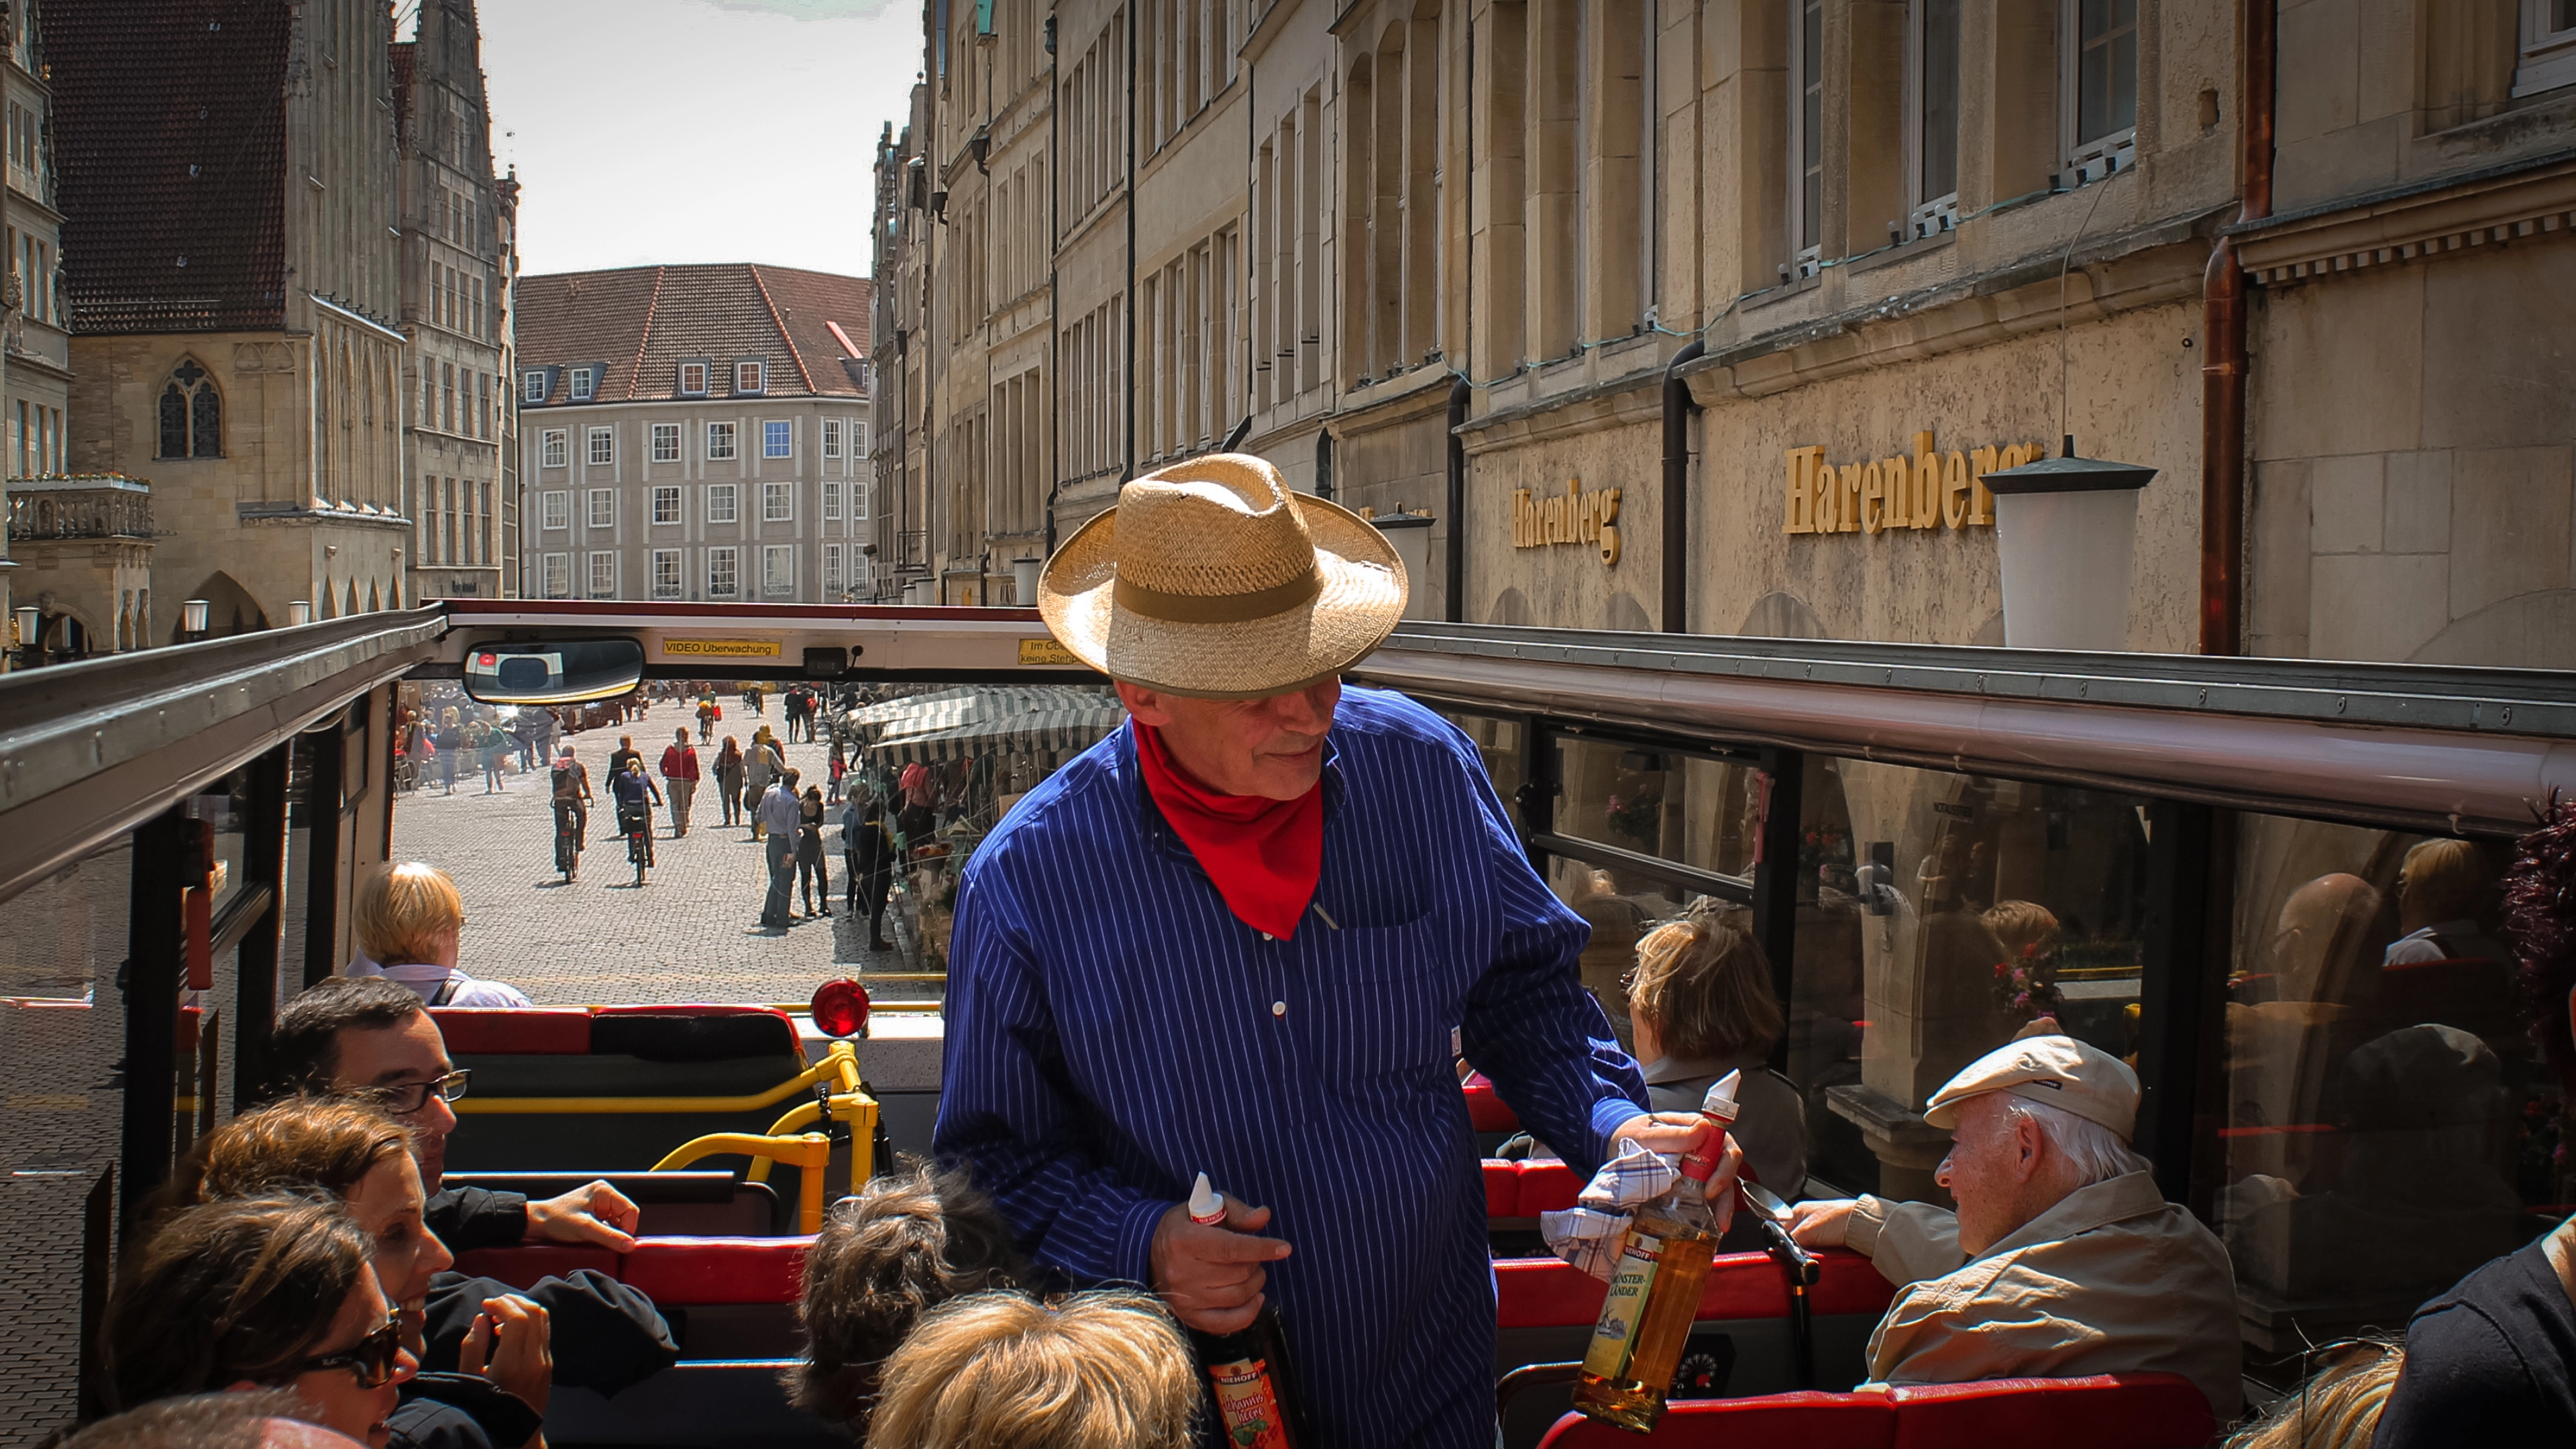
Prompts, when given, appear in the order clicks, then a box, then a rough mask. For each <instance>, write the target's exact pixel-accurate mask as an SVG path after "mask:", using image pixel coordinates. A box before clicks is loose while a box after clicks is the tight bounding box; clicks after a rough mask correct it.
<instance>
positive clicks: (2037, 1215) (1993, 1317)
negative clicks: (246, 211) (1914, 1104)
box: [1790, 1036, 2244, 1423]
mask: <svg viewBox="0 0 2576 1449" xmlns="http://www.w3.org/2000/svg"><path fill="white" fill-rule="evenodd" d="M2137 1113H2138V1078H2137V1074H2136V1073H2134V1072H2132V1071H2130V1070H2129V1068H2128V1066H2127V1065H2126V1064H2125V1063H2123V1062H2121V1061H2120V1060H2119V1059H2118V1058H2116V1057H2113V1056H2111V1055H2109V1054H2108V1053H2105V1052H2103V1051H2100V1050H2098V1049H2096V1048H2094V1047H2091V1046H2088V1045H2086V1044H2085V1043H2083V1042H2080V1041H2077V1040H2075V1039H2074V1038H2072V1037H2066V1036H2030V1037H2024V1038H2022V1039H2020V1040H2017V1041H2011V1042H2007V1043H2005V1044H2004V1045H2003V1046H2001V1047H1998V1048H1997V1049H1995V1050H1994V1051H1992V1052H1989V1053H1988V1054H1986V1055H1985V1056H1983V1057H1981V1058H1979V1059H1978V1060H1976V1061H1974V1062H1971V1063H1969V1064H1968V1066H1967V1068H1966V1070H1964V1071H1962V1072H1960V1073H1959V1074H1958V1075H1957V1076H1955V1077H1953V1078H1951V1079H1950V1081H1949V1083H1948V1084H1947V1085H1945V1086H1944V1087H1942V1088H1941V1090H1940V1091H1939V1092H1938V1093H1937V1094H1935V1095H1934V1096H1933V1098H1932V1101H1931V1102H1930V1104H1929V1105H1927V1106H1926V1107H1925V1108H1924V1110H1923V1118H1924V1120H1925V1121H1926V1122H1929V1123H1931V1124H1932V1125H1933V1126H1935V1127H1940V1128H1946V1129H1948V1130H1949V1131H1950V1133H1951V1143H1952V1145H1951V1148H1950V1155H1949V1156H1948V1157H1947V1158H1945V1159H1943V1161H1942V1163H1941V1170H1940V1173H1939V1175H1938V1181H1939V1182H1940V1183H1941V1185H1942V1186H1944V1187H1946V1188H1948V1189H1949V1190H1950V1194H1951V1196H1952V1197H1953V1198H1955V1199H1956V1200H1957V1202H1958V1204H1959V1207H1958V1211H1957V1212H1956V1213H1955V1214H1954V1213H1950V1212H1946V1211H1944V1210H1942V1209H1940V1208H1937V1207H1933V1206H1931V1205H1929V1204H1926V1203H1890V1202H1887V1201H1885V1200H1883V1199H1880V1198H1876V1197H1863V1198H1860V1199H1858V1200H1856V1201H1853V1200H1847V1201H1839V1202H1809V1203H1801V1204H1799V1205H1798V1206H1797V1207H1796V1208H1794V1209H1792V1216H1791V1219H1790V1228H1791V1231H1792V1232H1793V1233H1794V1234H1795V1235H1796V1237H1797V1239H1798V1241H1799V1242H1801V1243H1805V1244H1807V1245H1808V1246H1810V1247H1832V1246H1837V1245H1844V1244H1848V1245H1849V1246H1850V1247H1852V1248H1854V1249H1857V1250H1858V1251H1860V1252H1863V1253H1866V1254H1868V1255H1869V1257H1870V1261H1871V1262H1872V1263H1874V1264H1875V1265H1876V1266H1877V1268H1878V1270H1879V1272H1880V1273H1881V1274H1883V1275H1884V1276H1885V1277H1886V1278H1887V1280H1888V1281H1889V1282H1891V1283H1894V1284H1896V1285H1898V1287H1899V1289H1900V1290H1901V1291H1899V1292H1898V1294H1897V1295H1896V1301H1895V1302H1894V1303H1893V1304H1891V1305H1889V1307H1888V1310H1887V1316H1886V1317H1885V1318H1883V1319H1881V1320H1880V1322H1879V1325H1878V1329H1877V1331H1876V1332H1874V1333H1873V1334H1871V1335H1870V1341H1869V1374H1870V1378H1871V1379H1872V1380H1873V1381H1876V1382H1880V1383H1896V1384H1903V1383H1913V1384H1926V1383H1961V1382H1965V1381H1968V1380H1972V1379H1992V1378H2012V1377H2020V1376H2025V1375H2027V1376H2036V1377H2042V1378H2071V1377H2077V1376H2080V1375H2084V1374H2099V1373H2149V1372H2162V1373H2178V1374H2181V1375H2183V1376H2184V1377H2186V1378H2189V1379H2190V1380H2191V1381H2192V1382H2193V1383H2195V1384H2197V1385H2199V1386H2200V1390H2201V1392H2202V1393H2204V1394H2206V1395H2208V1396H2209V1406H2210V1410H2211V1412H2213V1413H2215V1414H2216V1415H2217V1416H2218V1418H2219V1420H2220V1421H2221V1422H2222V1423H2223V1422H2225V1421H2227V1420H2229V1419H2232V1418H2234V1417H2235V1416H2236V1412H2237V1409H2238V1407H2239V1406H2240V1404H2241V1403H2242V1401H2243V1395H2244V1386H2243V1383H2242V1380H2241V1379H2240V1378H2239V1376H2238V1375H2239V1372H2240V1363H2239V1349H2238V1341H2237V1322H2236V1284H2235V1279H2234V1276H2233V1275H2232V1273H2231V1272H2230V1270H2229V1268H2228V1262H2227V1251H2226V1249H2224V1248H2222V1247H2220V1246H2219V1242H2218V1239H2217V1238H2216V1237H2214V1236H2212V1235H2211V1233H2210V1231H2209V1229H2207V1228H2205V1227H2203V1226H2201V1224H2200V1221H2199V1220H2198V1219H2197V1218H2194V1217H2193V1216H2192V1215H2191V1213H2190V1211H2189V1210H2188V1209H2185V1208H2182V1207H2179V1206H2177V1205H2175V1204H2173V1203H2169V1202H2167V1201H2165V1199H2164V1194H2163V1193H2162V1192H2160V1191H2158V1190H2157V1188H2156V1183H2155V1179H2154V1178H2153V1177H2151V1176H2149V1175H2148V1173H2147V1164H2146V1162H2145V1161H2144V1160H2143V1159H2141V1158H2140V1157H2138V1156H2137V1154H2135V1153H2133V1152H2131V1151H2130V1150H2129V1148H2128V1145H2127V1143H2128V1139H2129V1133H2130V1131H2131V1130H2132V1127H2133V1125H2134V1123H2135V1121H2136V1119H2137Z"/></svg>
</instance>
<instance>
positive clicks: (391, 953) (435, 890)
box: [357, 860, 465, 966]
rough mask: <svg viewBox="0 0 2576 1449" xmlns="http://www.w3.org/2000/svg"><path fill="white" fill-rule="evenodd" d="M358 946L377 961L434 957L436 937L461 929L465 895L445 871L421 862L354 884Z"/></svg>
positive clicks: (403, 961) (402, 961)
mask: <svg viewBox="0 0 2576 1449" xmlns="http://www.w3.org/2000/svg"><path fill="white" fill-rule="evenodd" d="M357 917H358V919H357V931H358V944H359V945H360V946H361V947H363V948H364V949H365V950H366V953H367V955H368V956H369V958H371V959H373V960H374V961H376V962H377V963H378V964H380V965H385V966H395V965H402V964H406V963H422V962H428V961H432V960H434V959H436V957H437V955H438V945H439V938H440V937H442V936H445V935H447V934H448V933H449V932H451V931H461V930H463V929H464V928H465V899H464V897H462V896H460V895H458V894H457V893H456V882H454V881H452V880H450V879H448V878H447V872H445V871H443V870H440V869H439V868H438V867H437V866H434V865H425V864H423V863H421V862H420V861H417V860H415V861H411V862H409V863H408V864H404V865H397V866H393V867H391V868H389V869H386V870H383V871H379V872H377V873H376V874H374V875H371V876H369V877H367V880H366V882H365V884H363V885H361V886H360V887H359V888H358V909H357Z"/></svg>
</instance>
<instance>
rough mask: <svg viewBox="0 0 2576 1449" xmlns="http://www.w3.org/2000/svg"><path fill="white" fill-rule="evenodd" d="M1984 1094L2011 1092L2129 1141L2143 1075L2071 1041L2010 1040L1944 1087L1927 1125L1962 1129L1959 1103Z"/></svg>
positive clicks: (1926, 1117) (1928, 1110) (1934, 1100)
mask: <svg viewBox="0 0 2576 1449" xmlns="http://www.w3.org/2000/svg"><path fill="white" fill-rule="evenodd" d="M1985 1092H2010V1093H2012V1094H2013V1095H2014V1096H2016V1097H2020V1098H2023V1099H2025V1100H2027V1101H2032V1102H2045V1103H2047V1104H2048V1105H2049V1106H2052V1107H2059V1108H2063V1109H2064V1110H2066V1111H2069V1112H2072V1113H2074V1114H2075V1115H2076V1116H2078V1117H2081V1118H2083V1119H2084V1120H2085V1121H2087V1122H2099V1123H2101V1124H2102V1125H2103V1126H2105V1127H2108V1128H2110V1129H2111V1130H2112V1131H2114V1132H2117V1133H2119V1134H2120V1140H2121V1141H2123V1142H2126V1141H2128V1140H2129V1137H2130V1134H2131V1133H2133V1132H2135V1131H2136V1130H2137V1126H2138V1074H2137V1073H2136V1072H2133V1071H2131V1070H2129V1064H2128V1063H2127V1062H2124V1061H2122V1060H2120V1059H2119V1058H2118V1057H2115V1056H2113V1055H2111V1054H2110V1053H2109V1052H2106V1051H2103V1050H2102V1049H2100V1048H2099V1047H2092V1046H2087V1045H2085V1044H2084V1043H2082V1042H2080V1041H2077V1040H2076V1039H2075V1038H2073V1037H2071V1036H2034V1037H2028V1038H2025V1039H2023V1040H2020V1041H2008V1042H2006V1043H2004V1044H2003V1045H2002V1046H1999V1047H1997V1048H1995V1049H1994V1050H1993V1051H1990V1052H1988V1053H1986V1054H1985V1055H1984V1056H1981V1057H1979V1058H1977V1059H1976V1060H1975V1061H1973V1062H1970V1063H1968V1065H1967V1066H1966V1067H1964V1068H1962V1069H1961V1070H1960V1072H1959V1074H1958V1075H1957V1076H1955V1077H1952V1078H1951V1079H1950V1080H1949V1081H1948V1082H1947V1083H1945V1084H1943V1086H1942V1088H1941V1090H1940V1091H1938V1092H1936V1093H1934V1094H1933V1095H1932V1100H1931V1102H1930V1103H1929V1104H1928V1105H1926V1106H1925V1107H1924V1109H1923V1120H1924V1121H1926V1122H1929V1123H1931V1124H1932V1125H1933V1126H1935V1127H1939V1128H1942V1129H1944V1130H1947V1129H1949V1128H1952V1127H1956V1126H1957V1125H1959V1114H1958V1112H1957V1111H1956V1110H1955V1109H1956V1108H1957V1106H1958V1104H1959V1103H1960V1102H1962V1101H1964V1100H1966V1099H1967V1098H1970V1097H1974V1096H1977V1095H1979V1094H1981V1093H1985Z"/></svg>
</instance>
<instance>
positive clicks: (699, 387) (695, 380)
mask: <svg viewBox="0 0 2576 1449" xmlns="http://www.w3.org/2000/svg"><path fill="white" fill-rule="evenodd" d="M706 395H707V365H706V364H705V363H703V362H683V363H681V364H680V396H682V397H705V396H706Z"/></svg>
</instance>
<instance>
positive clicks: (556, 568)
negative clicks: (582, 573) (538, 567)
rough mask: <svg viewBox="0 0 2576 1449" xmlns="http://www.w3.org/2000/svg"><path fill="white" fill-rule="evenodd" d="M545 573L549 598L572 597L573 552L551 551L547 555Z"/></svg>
mask: <svg viewBox="0 0 2576 1449" xmlns="http://www.w3.org/2000/svg"><path fill="white" fill-rule="evenodd" d="M545 573H546V597H547V598H549V599H569V598H571V597H572V555H571V554H568V553H550V554H547V555H546V565H545Z"/></svg>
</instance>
